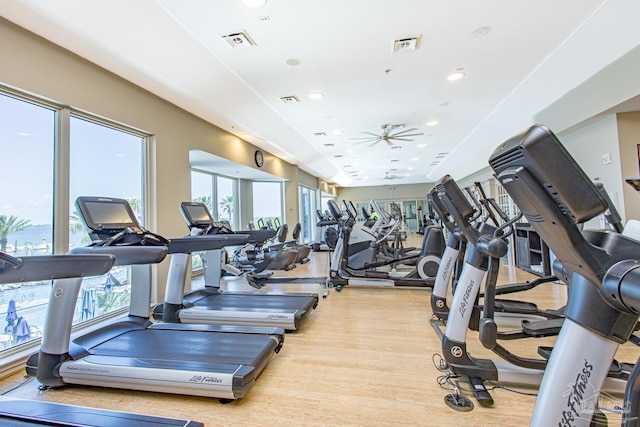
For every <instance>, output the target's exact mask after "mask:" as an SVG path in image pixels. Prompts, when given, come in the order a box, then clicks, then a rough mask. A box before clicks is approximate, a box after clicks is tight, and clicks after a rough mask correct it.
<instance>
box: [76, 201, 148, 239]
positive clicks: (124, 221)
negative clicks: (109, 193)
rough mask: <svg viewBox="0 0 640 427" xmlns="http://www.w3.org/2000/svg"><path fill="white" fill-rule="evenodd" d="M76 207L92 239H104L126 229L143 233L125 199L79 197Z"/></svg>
mask: <svg viewBox="0 0 640 427" xmlns="http://www.w3.org/2000/svg"><path fill="white" fill-rule="evenodd" d="M76 207H77V208H78V213H79V215H80V218H81V219H82V221H83V222H84V225H85V226H86V227H87V228H88V229H89V234H91V236H92V238H94V237H97V238H104V237H107V236H110V235H113V234H116V233H119V232H121V231H123V230H125V229H131V231H132V232H138V231H140V232H142V229H141V227H140V224H138V220H137V219H136V215H135V213H134V212H133V209H131V206H130V205H129V202H127V201H126V200H125V199H112V198H107V197H78V199H77V200H76Z"/></svg>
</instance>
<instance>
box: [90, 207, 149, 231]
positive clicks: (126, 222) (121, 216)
mask: <svg viewBox="0 0 640 427" xmlns="http://www.w3.org/2000/svg"><path fill="white" fill-rule="evenodd" d="M85 207H86V209H87V214H88V216H89V218H87V219H89V220H90V221H92V222H93V223H94V224H97V225H100V226H102V225H109V226H113V225H121V226H122V227H119V228H125V227H128V226H132V225H137V223H136V222H134V220H133V219H132V218H131V216H129V212H128V210H127V208H126V206H125V205H123V204H121V203H104V202H86V203H85ZM109 228H112V227H109Z"/></svg>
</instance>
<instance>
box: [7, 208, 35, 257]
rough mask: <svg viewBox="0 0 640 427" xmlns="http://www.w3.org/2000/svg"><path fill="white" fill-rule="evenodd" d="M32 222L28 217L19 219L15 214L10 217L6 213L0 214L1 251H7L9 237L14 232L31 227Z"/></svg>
mask: <svg viewBox="0 0 640 427" xmlns="http://www.w3.org/2000/svg"><path fill="white" fill-rule="evenodd" d="M30 222H31V221H29V220H28V219H18V218H17V217H15V216H13V215H11V216H10V217H8V218H7V216H6V215H0V251H2V252H6V250H7V238H8V237H9V236H10V235H12V234H13V233H17V232H18V231H20V230H24V229H25V228H27V227H29V226H30V225H31V224H30Z"/></svg>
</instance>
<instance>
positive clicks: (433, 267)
mask: <svg viewBox="0 0 640 427" xmlns="http://www.w3.org/2000/svg"><path fill="white" fill-rule="evenodd" d="M440 261H441V259H440V257H438V256H435V255H425V256H423V257H422V258H420V259H419V260H418V262H417V263H416V269H417V270H418V276H420V278H421V279H434V278H435V277H436V275H437V274H438V267H440Z"/></svg>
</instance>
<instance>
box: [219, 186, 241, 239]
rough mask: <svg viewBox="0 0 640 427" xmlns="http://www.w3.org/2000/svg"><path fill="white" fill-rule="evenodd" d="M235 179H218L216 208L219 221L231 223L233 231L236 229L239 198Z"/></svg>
mask: <svg viewBox="0 0 640 427" xmlns="http://www.w3.org/2000/svg"><path fill="white" fill-rule="evenodd" d="M236 183H237V181H236V180H235V179H231V178H226V177H224V176H217V177H216V208H217V217H218V220H219V221H229V224H230V225H231V229H232V230H235V229H236V224H237V220H236V218H237V214H238V207H237V206H238V203H237V200H238V198H237V197H236V185H237V184H236Z"/></svg>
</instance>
